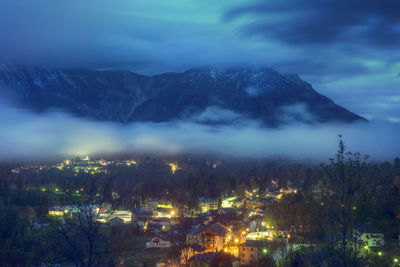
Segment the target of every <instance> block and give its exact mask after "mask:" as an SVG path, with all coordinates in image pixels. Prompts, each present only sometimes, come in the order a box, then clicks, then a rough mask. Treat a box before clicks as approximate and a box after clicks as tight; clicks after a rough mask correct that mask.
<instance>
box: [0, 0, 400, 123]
mask: <svg viewBox="0 0 400 267" xmlns="http://www.w3.org/2000/svg"><path fill="white" fill-rule="evenodd" d="M250 1H252V0H250ZM399 5H400V1H398V0H383V1H380V0H366V1H359V0H348V1H345V0H296V1H293V0H277V1H266V0H258V1H254V2H250V4H249V0H234V1H215V0H201V1H196V0H173V1H164V0H135V1H109V0H86V1H82V0H58V1H54V0H41V1H38V0H23V1H8V0H0V36H1V41H0V64H1V63H17V64H20V63H22V64H28V65H40V66H43V67H63V68H65V67H67V68H94V69H129V70H132V71H135V72H139V73H143V74H156V73H162V72H170V71H183V70H186V69H189V68H193V67H196V66H204V65H207V66H210V65H211V66H214V67H217V68H219V67H221V68H226V67H232V66H233V67H235V66H245V65H251V66H266V67H271V68H274V69H276V70H277V71H279V72H283V73H297V74H299V75H300V76H301V77H303V78H304V79H305V80H307V81H309V82H311V83H312V84H313V86H314V88H315V89H317V90H318V91H319V92H321V93H322V94H324V95H328V96H330V97H333V98H334V99H333V100H335V101H337V102H339V103H343V104H346V105H347V104H350V106H345V107H346V108H348V109H350V110H354V108H355V106H353V104H357V103H356V101H352V102H349V101H347V98H348V97H347V95H348V94H349V93H351V94H352V95H356V96H355V97H354V98H357V97H358V101H359V102H360V103H364V104H367V101H369V100H368V99H367V98H365V96H371V95H372V96H374V95H379V96H380V95H382V93H381V92H382V89H381V88H387V87H388V86H392V87H393V88H399V87H398V85H399V82H398V80H399V78H398V77H399V76H398V73H399V68H400V65H399V64H400V62H399V60H398V59H399V58H400V57H399V56H400V54H399V51H398V49H397V48H398V46H399V44H400V43H399V38H400V34H399V29H400V24H399V16H400V12H399V11H398V10H400V7H399ZM221 16H222V17H224V18H225V20H221ZM238 32H239V34H238ZM240 32H242V33H245V34H240ZM253 37H256V38H253ZM259 37H261V38H259ZM370 85H374V87H375V88H372V87H371V86H370ZM386 92H387V94H386V96H394V95H398V94H399V92H398V91H395V90H394V89H393V90H391V91H388V90H387V91H386ZM381 104H382V103H381ZM364 106H366V105H364ZM360 110H361V109H360ZM362 110H364V109H362ZM375 111H376V110H369V111H368V114H370V113H373V112H375ZM360 115H362V116H364V115H365V114H360ZM389 115H390V116H393V114H392V113H391V114H388V116H389Z"/></svg>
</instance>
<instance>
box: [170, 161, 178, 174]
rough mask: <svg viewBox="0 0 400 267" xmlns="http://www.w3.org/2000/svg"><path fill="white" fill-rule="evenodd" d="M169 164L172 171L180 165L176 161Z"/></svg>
mask: <svg viewBox="0 0 400 267" xmlns="http://www.w3.org/2000/svg"><path fill="white" fill-rule="evenodd" d="M168 165H169V166H170V167H171V172H172V173H175V172H176V170H178V169H179V166H178V164H176V163H169V164H168Z"/></svg>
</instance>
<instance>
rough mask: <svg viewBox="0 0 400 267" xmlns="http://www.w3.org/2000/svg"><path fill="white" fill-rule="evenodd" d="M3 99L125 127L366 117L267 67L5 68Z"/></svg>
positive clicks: (0, 78)
mask: <svg viewBox="0 0 400 267" xmlns="http://www.w3.org/2000/svg"><path fill="white" fill-rule="evenodd" d="M0 94H1V95H3V96H6V97H7V98H11V99H13V101H14V102H15V103H17V104H18V105H20V106H22V107H25V108H28V109H30V110H32V111H34V112H44V111H47V110H50V109H61V110H64V111H66V112H69V113H71V114H74V115H76V116H84V117H88V118H92V119H96V120H109V121H118V122H122V123H128V122H133V121H149V122H167V121H173V120H188V121H196V122H201V123H215V124H220V123H232V122H234V121H240V120H242V119H253V120H259V121H261V122H263V123H264V124H265V125H267V126H278V125H281V124H285V123H290V122H293V121H301V122H306V123H322V122H332V121H338V122H354V121H357V120H364V119H363V118H362V117H360V116H358V115H356V114H354V113H352V112H350V111H348V110H346V109H345V108H343V107H341V106H339V105H337V104H335V103H334V102H333V101H332V100H330V99H329V98H327V97H325V96H323V95H320V94H319V93H317V92H316V91H315V90H314V89H313V88H312V86H311V85H310V84H308V83H307V82H305V81H303V80H302V79H301V78H300V77H299V76H297V75H282V74H280V73H278V72H276V71H273V70H271V69H267V68H252V69H231V70H225V71H216V70H213V69H192V70H188V71H186V72H183V73H165V74H161V75H154V76H145V75H140V74H136V73H133V72H129V71H96V70H78V69H46V68H37V67H27V66H16V65H12V66H11V65H1V66H0Z"/></svg>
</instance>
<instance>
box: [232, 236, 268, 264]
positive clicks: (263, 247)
mask: <svg viewBox="0 0 400 267" xmlns="http://www.w3.org/2000/svg"><path fill="white" fill-rule="evenodd" d="M267 253H268V249H267V243H266V242H265V241H257V240H248V241H246V242H245V243H243V244H240V245H239V260H240V265H249V266H255V265H256V264H257V262H258V261H259V260H260V259H261V258H262V257H263V256H265V255H267Z"/></svg>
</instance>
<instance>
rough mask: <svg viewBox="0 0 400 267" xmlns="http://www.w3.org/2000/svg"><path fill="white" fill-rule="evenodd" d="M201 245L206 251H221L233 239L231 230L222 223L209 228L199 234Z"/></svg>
mask: <svg viewBox="0 0 400 267" xmlns="http://www.w3.org/2000/svg"><path fill="white" fill-rule="evenodd" d="M199 236H200V238H199V239H200V240H201V243H200V244H201V245H202V246H203V247H204V248H205V249H206V251H221V250H223V248H224V245H225V244H226V243H227V242H228V241H229V240H230V239H232V238H233V236H232V234H231V231H230V229H229V228H227V227H225V226H223V225H222V224H220V223H215V224H212V225H210V226H208V227H207V228H206V229H204V230H202V231H201V232H200V233H199Z"/></svg>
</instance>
